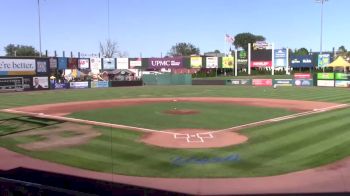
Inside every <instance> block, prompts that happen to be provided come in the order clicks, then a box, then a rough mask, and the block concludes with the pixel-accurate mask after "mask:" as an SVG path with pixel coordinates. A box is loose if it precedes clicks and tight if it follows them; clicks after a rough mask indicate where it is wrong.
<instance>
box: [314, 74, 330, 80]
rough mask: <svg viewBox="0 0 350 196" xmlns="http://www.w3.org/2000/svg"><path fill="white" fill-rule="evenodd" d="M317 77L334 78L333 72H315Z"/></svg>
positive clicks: (323, 78)
mask: <svg viewBox="0 0 350 196" xmlns="http://www.w3.org/2000/svg"><path fill="white" fill-rule="evenodd" d="M317 79H321V80H334V73H317Z"/></svg>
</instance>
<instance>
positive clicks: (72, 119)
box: [1, 104, 349, 138]
mask: <svg viewBox="0 0 350 196" xmlns="http://www.w3.org/2000/svg"><path fill="white" fill-rule="evenodd" d="M348 106H349V105H348V104H340V105H335V106H330V107H325V108H317V109H314V110H311V111H306V112H301V113H296V114H291V115H287V116H281V117H277V118H272V119H267V120H262V121H258V122H253V123H248V124H244V125H239V126H235V127H230V128H226V129H220V130H214V131H208V132H203V133H201V134H213V133H219V132H225V131H234V130H240V129H242V128H246V127H252V126H257V125H262V124H266V123H273V122H279V121H283V120H288V119H293V118H297V117H301V116H307V115H311V114H317V113H322V112H326V111H330V110H334V109H339V108H345V107H348ZM1 111H3V112H8V113H13V114H23V115H29V116H33V117H37V118H46V119H52V120H62V121H67V122H75V123H84V124H89V125H97V126H103V127H110V128H118V129H127V130H132V131H142V132H157V133H166V134H172V135H173V136H174V138H177V137H176V135H177V134H179V133H176V132H170V131H161V130H155V129H147V128H141V127H133V126H127V125H120V124H112V123H105V122H98V121H91V120H83V119H76V118H70V117H63V116H53V115H48V114H43V113H34V112H24V111H18V110H12V109H3V110H1Z"/></svg>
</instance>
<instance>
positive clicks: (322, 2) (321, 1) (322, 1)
mask: <svg viewBox="0 0 350 196" xmlns="http://www.w3.org/2000/svg"><path fill="white" fill-rule="evenodd" d="M327 1H328V0H316V2H317V3H321V37H320V54H322V40H323V39H322V36H323V4H324V3H325V2H327Z"/></svg>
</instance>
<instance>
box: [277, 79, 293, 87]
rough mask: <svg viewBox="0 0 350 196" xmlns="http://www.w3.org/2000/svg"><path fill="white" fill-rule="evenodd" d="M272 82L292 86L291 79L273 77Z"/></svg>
mask: <svg viewBox="0 0 350 196" xmlns="http://www.w3.org/2000/svg"><path fill="white" fill-rule="evenodd" d="M273 84H276V85H277V86H293V80H292V79H274V80H273Z"/></svg>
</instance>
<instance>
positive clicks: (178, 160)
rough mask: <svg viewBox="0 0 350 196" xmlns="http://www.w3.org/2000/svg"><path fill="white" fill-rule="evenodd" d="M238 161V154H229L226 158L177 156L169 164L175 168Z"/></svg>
mask: <svg viewBox="0 0 350 196" xmlns="http://www.w3.org/2000/svg"><path fill="white" fill-rule="evenodd" d="M239 160H240V156H239V154H230V155H228V156H223V157H200V156H190V157H181V156H177V157H175V158H173V159H172V160H171V164H173V165H176V166H184V165H186V164H195V165H206V164H217V163H233V162H238V161H239Z"/></svg>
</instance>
